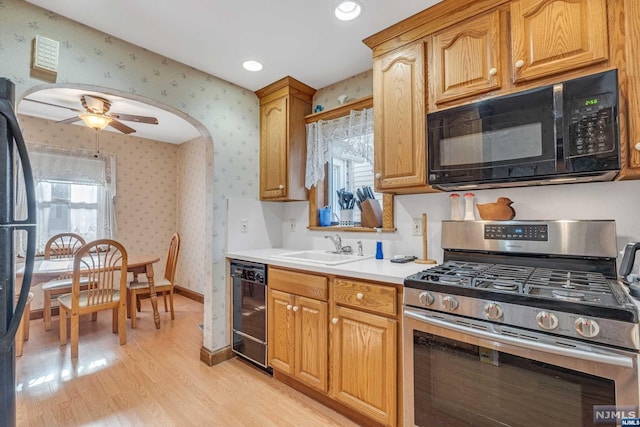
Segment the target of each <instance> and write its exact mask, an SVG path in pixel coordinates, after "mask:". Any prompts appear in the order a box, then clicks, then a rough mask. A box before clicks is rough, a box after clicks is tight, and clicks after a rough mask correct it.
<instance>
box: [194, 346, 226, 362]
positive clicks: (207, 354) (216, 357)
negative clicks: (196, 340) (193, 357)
mask: <svg viewBox="0 0 640 427" xmlns="http://www.w3.org/2000/svg"><path fill="white" fill-rule="evenodd" d="M231 358H233V351H231V346H227V347H224V348H221V349H220V350H217V351H215V352H211V351H210V350H209V349H208V348H205V347H200V360H201V361H202V362H204V363H205V364H206V365H207V366H213V365H217V364H218V363H222V362H224V361H225V360H229V359H231Z"/></svg>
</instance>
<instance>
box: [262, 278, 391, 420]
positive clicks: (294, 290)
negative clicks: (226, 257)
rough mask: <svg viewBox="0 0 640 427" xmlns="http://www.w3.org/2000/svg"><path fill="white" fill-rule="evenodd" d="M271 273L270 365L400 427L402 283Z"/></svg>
mask: <svg viewBox="0 0 640 427" xmlns="http://www.w3.org/2000/svg"><path fill="white" fill-rule="evenodd" d="M268 274H269V292H268V306H267V310H268V325H267V330H268V340H269V341H268V342H269V344H268V363H269V366H271V367H272V368H273V369H274V371H277V372H278V373H282V374H285V375H286V376H287V377H290V378H293V379H295V380H296V381H297V382H299V383H300V384H302V385H305V386H308V387H311V388H313V389H314V390H317V391H320V392H322V398H323V399H324V398H326V400H327V401H329V402H330V403H331V405H337V406H338V407H337V408H335V409H338V410H340V408H343V410H344V412H345V414H346V415H350V414H351V415H353V416H354V417H360V418H362V417H364V418H367V419H369V420H371V421H374V422H376V423H379V424H382V425H387V426H395V425H396V424H397V418H398V402H399V401H400V400H401V399H400V396H399V395H398V378H399V376H398V362H397V361H398V360H399V355H398V348H399V345H398V316H399V315H398V313H399V310H398V304H399V303H398V301H399V298H398V291H397V289H396V287H395V286H394V285H390V284H389V285H386V284H383V283H373V282H365V281H360V280H352V279H349V278H336V277H333V276H330V277H327V276H324V275H319V274H311V273H307V272H302V271H291V270H285V269H280V268H275V267H269V271H268ZM329 344H331V345H330V346H329ZM329 347H330V348H329ZM302 391H304V390H302ZM327 401H325V402H324V403H327ZM336 402H337V403H336ZM331 405H330V406H331ZM332 407H333V406H332ZM356 414H357V415H356Z"/></svg>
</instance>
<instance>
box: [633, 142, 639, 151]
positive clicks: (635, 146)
mask: <svg viewBox="0 0 640 427" xmlns="http://www.w3.org/2000/svg"><path fill="white" fill-rule="evenodd" d="M633 148H635V149H636V151H640V142H638V143H637V144H636V145H634V147H633Z"/></svg>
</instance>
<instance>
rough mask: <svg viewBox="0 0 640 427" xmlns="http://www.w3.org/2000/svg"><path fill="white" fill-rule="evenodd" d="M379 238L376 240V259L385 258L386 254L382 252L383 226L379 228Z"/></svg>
mask: <svg viewBox="0 0 640 427" xmlns="http://www.w3.org/2000/svg"><path fill="white" fill-rule="evenodd" d="M377 233H378V240H377V241H376V259H383V258H384V255H383V254H382V228H378V230H377Z"/></svg>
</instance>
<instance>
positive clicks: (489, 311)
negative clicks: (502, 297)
mask: <svg viewBox="0 0 640 427" xmlns="http://www.w3.org/2000/svg"><path fill="white" fill-rule="evenodd" d="M484 314H485V315H486V316H487V319H489V320H499V319H502V315H503V314H504V313H503V312H502V307H500V304H496V303H495V302H490V303H489V304H487V305H485V306H484Z"/></svg>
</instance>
